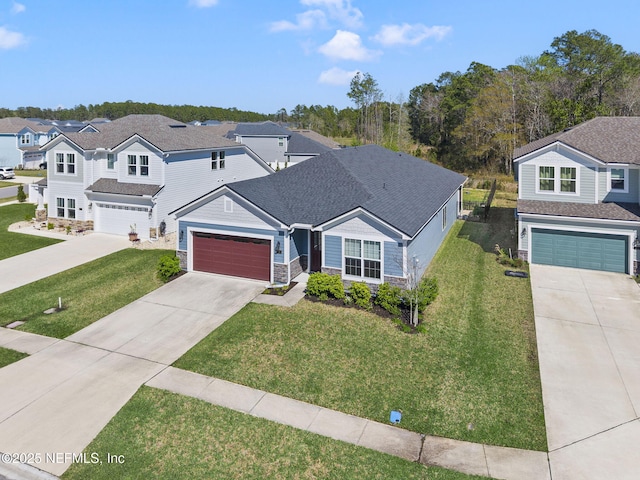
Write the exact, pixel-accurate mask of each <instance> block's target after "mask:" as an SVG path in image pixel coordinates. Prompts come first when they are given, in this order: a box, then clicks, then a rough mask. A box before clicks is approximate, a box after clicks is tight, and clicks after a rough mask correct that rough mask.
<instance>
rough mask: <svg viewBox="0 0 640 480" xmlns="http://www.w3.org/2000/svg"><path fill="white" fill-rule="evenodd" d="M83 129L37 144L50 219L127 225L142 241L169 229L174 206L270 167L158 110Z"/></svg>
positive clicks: (115, 227)
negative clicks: (41, 154) (42, 161)
mask: <svg viewBox="0 0 640 480" xmlns="http://www.w3.org/2000/svg"><path fill="white" fill-rule="evenodd" d="M91 130H96V131H91ZM91 130H88V131H80V132H66V133H60V134H59V135H57V136H56V137H55V138H54V139H52V140H51V141H49V142H48V143H47V144H46V145H44V146H43V147H42V150H43V151H44V152H45V153H46V157H47V163H48V170H47V188H48V197H49V209H48V221H50V222H52V223H55V224H63V225H68V224H70V225H73V226H74V227H75V228H93V230H94V231H97V232H105V233H113V234H119V235H126V234H127V233H128V232H129V231H130V230H131V229H134V228H135V230H136V232H137V233H138V235H139V237H140V238H142V239H148V238H150V237H156V236H157V235H159V234H160V233H161V232H162V231H164V232H165V233H171V232H173V231H174V230H175V220H174V218H173V216H172V215H169V212H171V211H173V210H175V209H176V208H178V207H180V206H182V205H184V204H186V203H188V202H190V201H192V200H194V199H196V198H198V197H200V196H201V195H204V194H205V193H207V192H209V191H211V190H212V189H214V188H216V187H218V186H220V185H224V184H225V183H227V182H234V181H239V180H246V179H250V178H255V177H260V176H264V175H268V174H269V173H272V172H273V170H272V169H271V168H270V167H269V166H268V165H267V164H266V163H265V162H264V161H262V160H261V159H260V158H259V157H257V156H256V155H255V154H254V153H253V152H251V151H250V150H249V149H247V148H246V147H245V146H243V145H239V144H238V143H236V142H234V141H232V140H229V139H227V138H224V137H221V136H220V135H218V134H216V132H215V131H214V130H210V129H208V128H205V127H196V126H191V125H186V124H184V123H182V122H178V121H176V120H173V119H171V118H167V117H164V116H162V115H129V116H127V117H123V118H120V119H118V120H114V121H113V122H109V123H103V124H99V125H96V126H95V127H94V128H93V129H91Z"/></svg>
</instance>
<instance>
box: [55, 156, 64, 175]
mask: <svg viewBox="0 0 640 480" xmlns="http://www.w3.org/2000/svg"><path fill="white" fill-rule="evenodd" d="M56 173H64V153H56Z"/></svg>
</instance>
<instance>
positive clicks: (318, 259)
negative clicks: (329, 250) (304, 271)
mask: <svg viewBox="0 0 640 480" xmlns="http://www.w3.org/2000/svg"><path fill="white" fill-rule="evenodd" d="M321 269H322V232H311V271H312V272H319V271H320V270H321Z"/></svg>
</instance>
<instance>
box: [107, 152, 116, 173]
mask: <svg viewBox="0 0 640 480" xmlns="http://www.w3.org/2000/svg"><path fill="white" fill-rule="evenodd" d="M115 165H116V156H115V154H113V153H107V170H113V169H114V168H115Z"/></svg>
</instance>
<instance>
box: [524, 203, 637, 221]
mask: <svg viewBox="0 0 640 480" xmlns="http://www.w3.org/2000/svg"><path fill="white" fill-rule="evenodd" d="M518 213H532V214H537V215H558V216H562V217H576V218H593V219H599V218H600V219H606V220H627V221H632V222H640V205H638V204H637V203H614V202H607V203H569V202H546V201H543V200H518Z"/></svg>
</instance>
